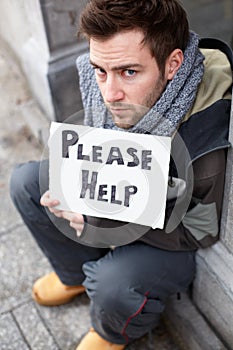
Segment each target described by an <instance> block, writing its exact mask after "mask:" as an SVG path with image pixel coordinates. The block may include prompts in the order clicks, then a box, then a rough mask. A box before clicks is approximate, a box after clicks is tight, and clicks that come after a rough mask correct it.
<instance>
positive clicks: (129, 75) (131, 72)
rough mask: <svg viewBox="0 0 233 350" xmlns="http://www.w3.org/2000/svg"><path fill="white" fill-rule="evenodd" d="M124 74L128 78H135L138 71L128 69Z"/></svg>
mask: <svg viewBox="0 0 233 350" xmlns="http://www.w3.org/2000/svg"><path fill="white" fill-rule="evenodd" d="M124 74H125V76H126V77H133V76H134V75H135V74H136V71H135V70H133V69H126V70H125V71H124Z"/></svg>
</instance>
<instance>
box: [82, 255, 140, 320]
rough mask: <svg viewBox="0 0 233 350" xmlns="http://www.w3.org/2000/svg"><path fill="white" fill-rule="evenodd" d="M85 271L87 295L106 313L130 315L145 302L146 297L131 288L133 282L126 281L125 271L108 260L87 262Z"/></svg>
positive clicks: (84, 267) (84, 266)
mask: <svg viewBox="0 0 233 350" xmlns="http://www.w3.org/2000/svg"><path fill="white" fill-rule="evenodd" d="M103 261H104V262H103ZM83 271H84V273H85V275H86V279H85V281H84V286H85V287H86V289H87V293H88V295H89V297H90V299H91V300H92V301H93V302H94V304H97V305H98V306H99V308H100V309H101V310H103V312H104V313H107V314H109V315H111V314H112V315H113V314H119V313H120V314H125V315H129V314H132V313H134V311H135V309H137V308H138V307H139V306H140V305H142V303H143V302H144V300H145V296H144V295H142V294H141V293H138V292H137V291H136V290H135V288H131V287H130V283H131V281H126V279H125V278H124V271H119V270H118V266H117V264H114V262H112V263H109V260H108V259H105V258H103V259H100V260H99V261H97V262H94V261H90V262H87V263H85V264H84V265H83Z"/></svg>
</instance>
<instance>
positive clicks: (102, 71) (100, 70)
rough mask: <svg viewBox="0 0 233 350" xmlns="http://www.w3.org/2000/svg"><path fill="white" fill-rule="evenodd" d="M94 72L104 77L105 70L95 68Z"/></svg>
mask: <svg viewBox="0 0 233 350" xmlns="http://www.w3.org/2000/svg"><path fill="white" fill-rule="evenodd" d="M95 71H96V73H97V74H98V75H100V76H104V75H105V74H106V72H105V70H103V69H102V68H95Z"/></svg>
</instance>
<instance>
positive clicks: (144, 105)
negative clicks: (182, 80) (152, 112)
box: [90, 30, 166, 129]
mask: <svg viewBox="0 0 233 350" xmlns="http://www.w3.org/2000/svg"><path fill="white" fill-rule="evenodd" d="M142 40H143V33H142V32H141V31H138V30H132V31H128V32H120V33H119V34H116V35H114V36H113V37H111V38H110V39H107V40H105V41H101V40H96V39H90V61H91V64H92V65H93V67H94V69H95V75H96V80H97V83H98V86H99V88H100V91H101V94H102V96H103V99H104V102H105V104H106V106H107V108H108V109H109V110H110V112H111V114H112V118H113V121H114V123H115V124H116V125H117V126H119V127H121V128H124V129H128V128H130V127H131V126H133V125H135V124H136V123H137V122H138V121H139V119H141V118H142V116H143V115H145V113H146V112H147V111H148V109H150V108H151V107H152V106H153V105H154V104H155V102H156V101H157V100H158V98H159V97H160V95H161V93H162V91H163V90H164V88H165V86H166V81H165V79H163V78H162V76H161V73H160V71H159V68H158V65H157V63H156V60H155V58H154V57H152V55H151V52H150V49H149V47H148V46H146V45H142Z"/></svg>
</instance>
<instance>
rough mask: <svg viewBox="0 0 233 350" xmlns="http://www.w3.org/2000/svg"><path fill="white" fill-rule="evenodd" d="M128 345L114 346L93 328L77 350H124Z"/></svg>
mask: <svg viewBox="0 0 233 350" xmlns="http://www.w3.org/2000/svg"><path fill="white" fill-rule="evenodd" d="M125 347H126V345H119V344H113V343H110V342H109V341H107V340H105V339H103V338H102V337H101V336H100V335H99V334H98V333H96V331H95V330H94V329H93V328H91V329H90V331H89V332H88V333H87V334H86V335H85V337H84V338H83V339H82V341H81V343H80V344H79V345H78V347H77V348H76V350H123V349H125Z"/></svg>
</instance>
